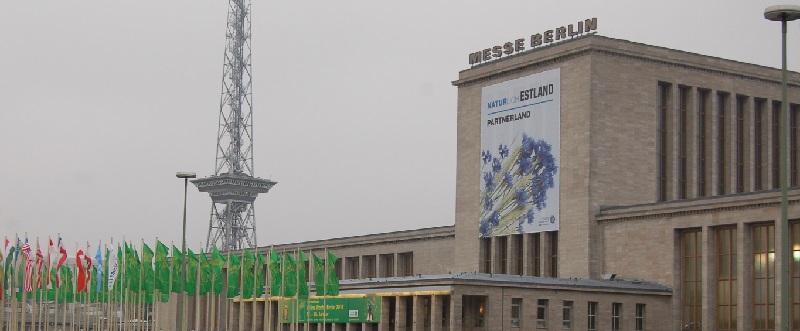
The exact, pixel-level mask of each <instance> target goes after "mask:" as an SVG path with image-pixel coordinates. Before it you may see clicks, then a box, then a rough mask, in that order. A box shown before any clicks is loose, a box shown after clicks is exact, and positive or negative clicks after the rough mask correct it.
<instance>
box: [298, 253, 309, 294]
mask: <svg viewBox="0 0 800 331" xmlns="http://www.w3.org/2000/svg"><path fill="white" fill-rule="evenodd" d="M306 262H308V256H306V253H303V251H300V252H299V253H297V263H298V264H297V275H298V283H297V297H298V298H299V299H308V271H307V270H306Z"/></svg>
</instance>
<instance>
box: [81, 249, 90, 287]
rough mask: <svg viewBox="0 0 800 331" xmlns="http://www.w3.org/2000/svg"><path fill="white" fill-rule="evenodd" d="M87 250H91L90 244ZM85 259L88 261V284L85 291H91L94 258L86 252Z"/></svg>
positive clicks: (85, 285)
mask: <svg viewBox="0 0 800 331" xmlns="http://www.w3.org/2000/svg"><path fill="white" fill-rule="evenodd" d="M86 251H87V252H88V251H89V245H86ZM83 260H84V261H86V280H85V281H86V284H84V286H83V291H84V292H89V288H91V285H92V258H91V257H89V255H86V254H84V255H83Z"/></svg>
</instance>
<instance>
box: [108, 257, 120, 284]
mask: <svg viewBox="0 0 800 331" xmlns="http://www.w3.org/2000/svg"><path fill="white" fill-rule="evenodd" d="M117 249H119V247H117ZM118 273H119V261H118V260H117V254H116V253H115V252H114V246H111V253H110V254H109V256H108V290H109V291H111V290H113V289H114V281H116V280H117V274H118Z"/></svg>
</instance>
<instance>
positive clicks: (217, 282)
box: [210, 246, 228, 295]
mask: <svg viewBox="0 0 800 331" xmlns="http://www.w3.org/2000/svg"><path fill="white" fill-rule="evenodd" d="M225 262H228V261H227V260H225V258H224V257H223V256H222V254H220V253H219V250H217V246H214V248H213V249H211V261H210V264H211V271H212V272H213V273H214V295H219V294H220V293H222V268H223V267H225Z"/></svg>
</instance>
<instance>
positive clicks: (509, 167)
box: [479, 69, 561, 237]
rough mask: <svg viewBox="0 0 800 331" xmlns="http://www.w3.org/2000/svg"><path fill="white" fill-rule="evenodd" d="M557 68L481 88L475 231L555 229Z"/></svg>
mask: <svg viewBox="0 0 800 331" xmlns="http://www.w3.org/2000/svg"><path fill="white" fill-rule="evenodd" d="M560 159H561V70H560V69H553V70H549V71H545V72H541V73H538V74H534V75H530V76H526V77H522V78H517V79H514V80H509V81H505V82H502V83H498V84H495V85H491V86H486V87H484V88H483V89H482V90H481V160H480V164H481V180H480V183H481V184H480V206H481V208H480V211H481V213H480V225H479V226H480V236H481V237H489V236H499V235H509V234H514V233H529V232H540V231H555V230H558V224H559V213H558V211H559V209H558V207H559V196H558V195H559V170H560V168H559V161H560Z"/></svg>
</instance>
